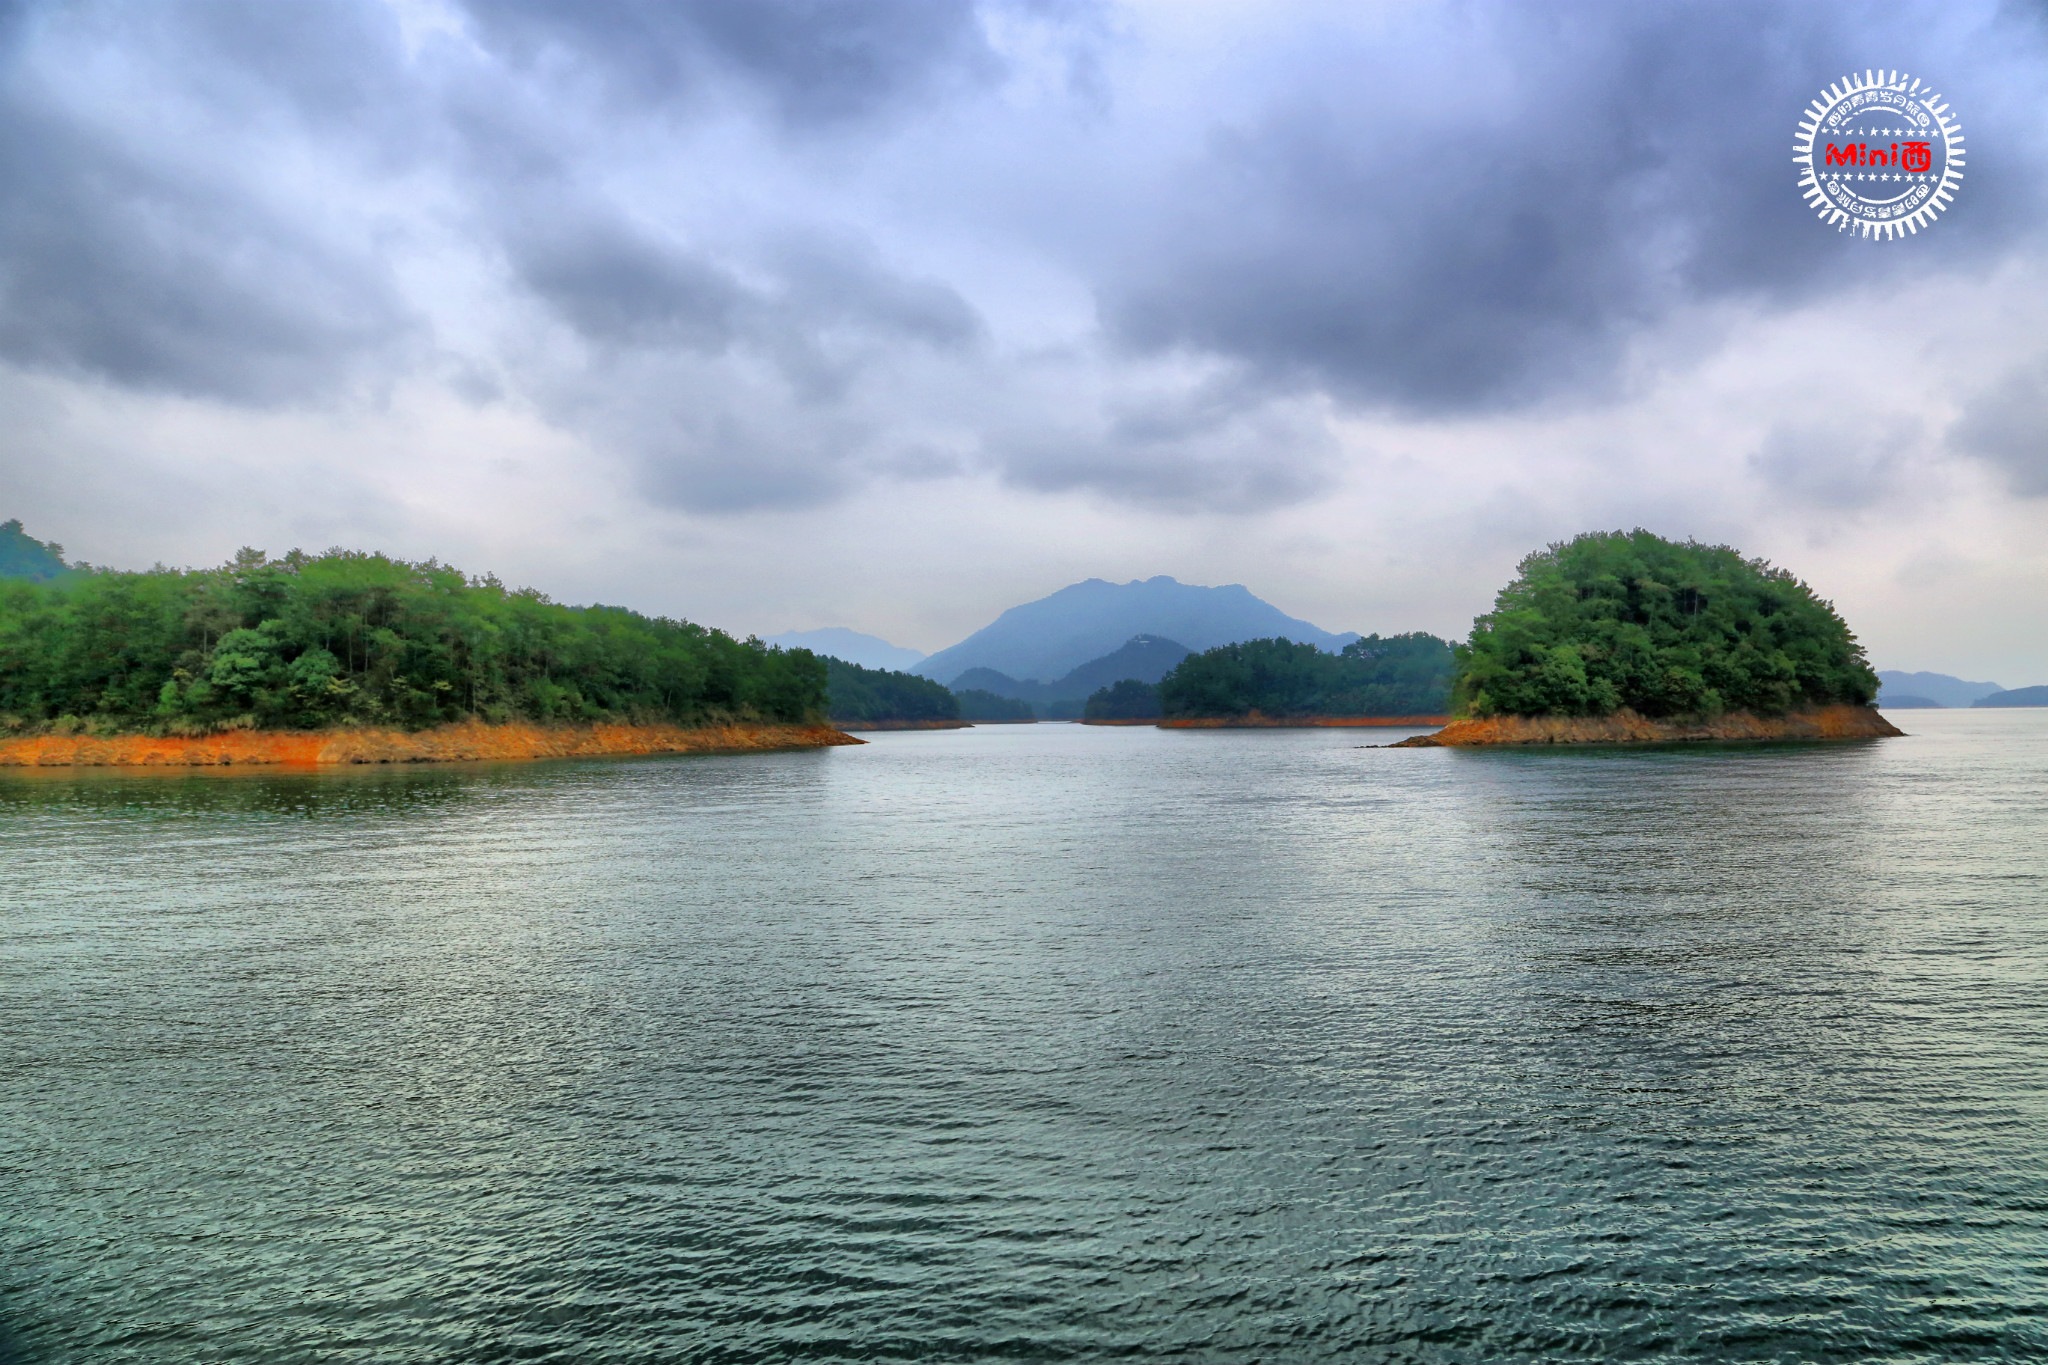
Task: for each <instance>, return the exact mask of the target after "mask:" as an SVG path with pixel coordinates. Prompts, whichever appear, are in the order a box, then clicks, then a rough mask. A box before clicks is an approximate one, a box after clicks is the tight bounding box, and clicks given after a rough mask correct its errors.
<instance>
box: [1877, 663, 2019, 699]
mask: <svg viewBox="0 0 2048 1365" xmlns="http://www.w3.org/2000/svg"><path fill="white" fill-rule="evenodd" d="M1877 680H1878V682H1880V683H1882V684H1883V686H1882V687H1880V688H1879V689H1878V693H1877V704H1878V705H1879V706H1895V707H1896V706H1908V705H1911V703H1910V702H1904V701H1899V700H1897V697H1899V696H1906V697H1924V698H1926V699H1927V700H1929V701H1931V702H1933V703H1934V704H1935V705H1936V706H1969V705H1970V704H1972V703H1973V702H1975V701H1976V700H1977V698H1979V697H1988V696H1990V695H1991V694H1992V693H1993V692H2002V691H2004V690H2005V689H2003V688H2001V687H2000V686H1999V685H1998V684H1997V683H1994V682H1964V681H1963V680H1962V679H1961V678H1951V677H1950V676H1949V675H1948V674H1946V673H1901V672H1899V671H1898V670H1897V669H1879V670H1878V673H1877Z"/></svg>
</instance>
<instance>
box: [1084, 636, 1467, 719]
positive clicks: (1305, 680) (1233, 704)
mask: <svg viewBox="0 0 2048 1365" xmlns="http://www.w3.org/2000/svg"><path fill="white" fill-rule="evenodd" d="M1453 664H1454V660H1453V655H1452V651H1451V646H1450V645H1449V644H1448V643H1447V642H1445V641H1443V640H1440V639H1438V638H1437V637H1436V636H1434V635H1429V634H1426V633H1424V632H1420V631H1417V632H1414V633H1411V634H1405V635H1390V636H1385V637H1382V636H1379V635H1367V636H1365V637H1363V638H1362V639H1357V640H1353V641H1351V642H1350V643H1349V644H1347V645H1345V646H1344V647H1343V648H1342V649H1341V650H1339V651H1338V652H1336V653H1334V654H1332V653H1330V652H1328V651H1326V650H1322V649H1318V648H1317V647H1316V646H1314V645H1312V644H1306V643H1301V642H1297V641H1293V640H1286V639H1280V638H1274V639H1266V640H1245V641H1241V642H1239V643H1237V644H1228V645H1219V646H1217V647H1216V648H1214V649H1209V650H1204V651H1202V652H1201V653H1199V654H1189V655H1188V656H1187V657H1186V658H1184V659H1182V660H1181V661H1180V662H1179V663H1178V664H1176V665H1175V666H1174V668H1173V671H1172V672H1170V673H1168V674H1167V675H1166V676H1165V677H1164V678H1162V679H1160V681H1159V683H1158V684H1157V685H1156V686H1153V685H1149V684H1147V683H1144V682H1141V681H1139V680H1138V679H1135V678H1126V679H1124V680H1122V681H1120V682H1117V683H1114V684H1112V685H1110V686H1108V687H1104V688H1101V689H1099V690H1097V691H1096V692H1095V693H1094V694H1093V695H1092V696H1090V697H1089V698H1088V702H1087V706H1086V708H1085V709H1084V710H1083V712H1082V720H1083V722H1084V723H1085V724H1089V725H1157V726H1160V727H1162V728H1165V729H1219V728H1238V727H1297V726H1326V725H1336V726H1354V725H1380V726H1398V725H1441V724H1442V723H1443V722H1444V720H1445V719H1446V718H1447V717H1446V716H1445V709H1446V704H1447V701H1448V698H1449V696H1450V686H1451V676H1452V670H1453Z"/></svg>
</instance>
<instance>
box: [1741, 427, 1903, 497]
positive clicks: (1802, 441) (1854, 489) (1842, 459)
mask: <svg viewBox="0 0 2048 1365" xmlns="http://www.w3.org/2000/svg"><path fill="white" fill-rule="evenodd" d="M1924 434H1925V433H1924V432H1923V430H1922V428H1921V425H1920V423H1919V422H1917V421H1915V420H1913V419H1912V418H1907V417H1884V416H1880V415H1871V416H1856V415H1848V416H1842V417H1836V418H1834V419H1832V420H1827V421H1810V420H1808V421H1789V422H1780V423H1777V424H1776V425H1774V426H1773V427H1772V428H1771V429H1770V431H1769V432H1768V433H1767V434H1766V435H1765V437H1764V439H1763V442H1762V443H1761V444H1760V445H1759V446H1758V447H1757V449H1756V450H1755V452H1753V453H1752V454H1751V455H1750V457H1749V467H1750V469H1751V470H1752V471H1754V472H1755V473H1756V475H1757V476H1758V477H1759V478H1760V479H1762V481H1763V483H1764V486H1765V487H1766V488H1768V489H1770V490H1771V492H1772V493H1774V494H1776V495H1778V496H1779V497H1782V498H1786V499H1789V500H1792V501H1796V502H1798V503H1800V504H1801V505H1804V506H1807V507H1815V508H1826V509H1833V510H1838V511H1853V510H1855V509H1857V508H1862V507H1870V506H1873V505H1875V504H1877V503H1879V502H1882V501H1884V500H1885V499H1886V498H1888V497H1890V496H1892V494H1893V493H1895V492H1896V491H1897V486H1898V482H1899V479H1900V476H1901V475H1902V474H1903V473H1904V471H1905V469H1906V466H1907V462H1908V461H1909V460H1910V459H1911V458H1912V456H1913V455H1914V454H1915V453H1916V452H1917V451H1918V449H1919V447H1920V446H1921V444H1922V443H1923V438H1924Z"/></svg>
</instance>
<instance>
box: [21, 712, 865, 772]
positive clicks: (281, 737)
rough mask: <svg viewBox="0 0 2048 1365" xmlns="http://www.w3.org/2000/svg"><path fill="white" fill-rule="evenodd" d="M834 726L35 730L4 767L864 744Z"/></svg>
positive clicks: (587, 754)
mask: <svg viewBox="0 0 2048 1365" xmlns="http://www.w3.org/2000/svg"><path fill="white" fill-rule="evenodd" d="M863 743H866V741H865V740H859V739H855V738H854V737H853V736H851V735H848V734H844V733H842V732H841V731H839V730H836V729H834V728H833V727H831V726H829V725H772V724H756V723H750V722H732V723H729V724H724V725H700V726H680V725H559V726H556V725H528V724H523V723H515V724H510V725H486V724H484V723H482V722H481V721H469V722H465V723H463V724H459V725H443V726H438V727H436V728H434V729H432V730H415V731H410V732H408V731H403V730H373V729H367V728H350V729H339V730H303V731H295V730H230V731H226V732H223V733H221V734H216V735H165V736H161V737H159V736H155V735H105V736H92V735H35V736H28V737H23V738H17V739H0V768H6V767H14V768H63V767H124V768H126V767H140V768H198V767H220V766H226V765H242V764H265V765H286V766H292V767H315V766H321V765H326V764H340V763H461V762H476V761H490V760H504V759H530V758H596V757H606V756H624V755H629V754H731V753H756V752H768V751H773V750H785V749H822V748H826V747H828V746H831V745H836V744H863Z"/></svg>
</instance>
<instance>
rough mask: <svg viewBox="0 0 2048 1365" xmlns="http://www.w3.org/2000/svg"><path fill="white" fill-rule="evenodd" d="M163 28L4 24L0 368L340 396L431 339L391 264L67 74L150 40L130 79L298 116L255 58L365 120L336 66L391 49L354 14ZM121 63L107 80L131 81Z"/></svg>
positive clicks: (64, 21)
mask: <svg viewBox="0 0 2048 1365" xmlns="http://www.w3.org/2000/svg"><path fill="white" fill-rule="evenodd" d="M159 17H160V19H161V22H159V23H152V24H146V25H143V26H142V31H141V32H139V33H136V32H134V31H133V30H132V29H130V28H129V27H128V26H127V25H124V24H122V23H120V22H119V20H118V18H117V16H116V14H115V12H114V11H113V10H111V9H110V8H100V7H91V6H80V7H76V8H74V9H70V10H59V9H57V8H56V7H52V6H44V7H28V6H23V7H18V8H16V9H15V10H14V12H13V13H12V15H11V16H10V19H9V22H7V23H6V24H5V25H4V26H0V356H4V357H5V358H6V359H8V360H11V361H14V362H16V363H19V364H25V365H30V366H39V367H49V368H55V369H59V370H69V371H76V372H83V373H87V374H92V375H96V376H100V377H103V378H106V379H109V380H112V381H113V382H115V383H117V384H121V385H125V386H130V387H135V388H141V389H163V390H171V391H175V392H179V393H186V394H197V395H204V396H209V397H220V398H226V399H229V400H233V401H241V402H259V403H260V402H270V401H275V400H278V399H282V398H290V397H301V396H306V395H310V394H316V393H320V392H324V391H327V390H330V389H332V388H333V387H334V386H335V385H336V384H337V383H340V382H346V380H347V378H348V377H350V376H351V375H353V374H354V373H355V371H356V368H357V363H358V362H359V361H360V360H361V359H362V358H363V357H364V356H365V355H366V354H369V353H372V352H375V351H377V350H379V349H382V348H385V347H388V346H391V345H393V344H396V343H397V342H399V341H401V340H402V339H403V338H404V337H405V336H406V334H407V333H408V332H409V330H410V328H411V326H412V317H411V310H410V309H409V308H408V306H407V304H406V303H405V301H404V299H403V298H402V296H401V292H400V290H399V289H398V288H397V286H396V285H395V283H394V281H393V279H392V277H391V275H390V272H389V269H388V267H387V265H386V263H385V262H384V261H383V260H382V259H381V258H380V256H379V254H378V253H377V252H376V251H375V250H374V249H367V248H366V247H365V246H364V244H361V243H358V242H350V241H348V240H346V239H344V238H340V237H337V236H335V235H332V234H327V233H323V232H322V231H321V230H320V229H319V227H318V226H317V225H316V224H315V223H314V222H313V221H311V218H310V216H309V215H305V214H302V213H300V212H299V211H298V210H297V209H296V207H295V206H293V205H291V204H289V203H283V204H281V203H278V202H276V201H275V200H268V201H267V200H266V199H265V198H264V197H263V196H262V195H260V194H258V193H253V192H252V191H251V189H250V187H249V186H248V185H247V184H246V183H243V182H242V181H241V180H240V179H239V173H240V172H241V171H243V170H246V169H247V168H238V167H233V166H224V165H222V164H220V162H219V161H218V160H216V159H215V158H214V157H213V156H212V155H211V152H212V150H213V149H211V148H208V147H205V146H194V145H190V144H183V145H181V144H180V142H179V141H178V139H177V137H176V135H175V132H174V131H173V130H172V129H170V128H162V127H156V126H153V125H152V124H151V123H150V121H149V120H147V119H124V118H122V117H119V116H116V117H108V116H107V110H106V109H105V108H103V107H100V108H96V107H94V106H93V104H92V103H91V102H90V101H82V100H80V99H79V98H78V95H79V93H80V92H79V91H77V90H76V89H66V88H65V87H64V85H63V82H65V81H66V80H68V79H69V78H70V76H71V73H69V72H66V71H65V70H64V69H63V67H64V65H65V64H66V62H67V60H72V59H76V58H77V57H79V56H80V55H82V52H89V51H92V50H93V49H95V48H98V47H100V45H102V44H105V43H109V42H115V41H120V40H125V39H132V40H133V44H132V47H131V48H130V50H128V51H126V52H124V53H122V54H121V55H122V57H124V58H126V59H127V60H128V61H129V62H133V63H134V64H136V65H143V66H147V65H149V64H150V63H151V62H152V61H158V62H164V63H176V62H180V61H186V60H192V61H194V62H195V65H196V66H198V67H200V68H202V69H205V70H207V71H208V72H209V75H210V78H211V79H212V81H213V82H215V85H214V89H213V91H212V97H213V98H216V99H218V100H221V101H222V102H224V103H228V104H234V103H238V102H243V101H247V102H249V103H250V104H252V105H253V106H254V107H255V108H257V109H259V110H265V111H267V110H268V109H270V108H273V107H275V106H277V105H278V104H279V103H280V102H281V100H282V97H281V96H280V95H278V94H277V92H276V88H275V87H274V86H269V85H268V83H267V81H266V80H262V79H255V80H251V79H248V76H249V73H248V72H247V71H243V70H239V69H238V68H237V67H236V65H235V63H236V62H237V61H241V60H247V61H249V62H251V63H255V64H257V65H259V66H263V65H268V66H271V67H272V69H273V70H280V71H289V70H291V69H293V68H294V66H295V65H296V66H299V67H303V68H305V69H306V70H307V74H308V79H307V80H306V81H304V82H303V83H302V84H300V83H296V82H295V83H293V84H294V87H295V89H296V92H297V93H296V96H295V98H297V99H299V100H302V101H306V102H312V103H317V102H320V101H328V102H330V103H331V104H332V105H334V106H335V107H336V108H340V109H344V110H347V109H350V108H359V107H360V105H361V103H362V102H363V100H364V99H365V98H366V96H365V92H364V91H363V89H362V88H361V83H360V82H359V81H357V80H356V79H355V77H354V76H352V75H350V74H347V73H344V72H341V71H337V70H336V69H335V68H336V67H337V65H346V64H347V61H346V54H352V53H358V52H360V51H361V50H362V49H363V48H364V46H365V45H366V43H367V44H369V45H371V46H374V45H375V41H376V35H375V33H374V32H373V31H371V30H367V29H366V28H365V26H364V25H362V24H360V23H357V22H352V20H354V19H356V18H358V17H359V16H355V15H353V14H352V13H351V12H349V11H348V10H346V9H345V8H343V7H333V8H331V9H329V10H319V9H317V7H306V8H305V9H304V10H301V9H300V8H299V7H293V6H283V7H279V6H248V7H234V6H216V7H213V8H211V9H206V10H203V11H202V12H201V13H200V15H199V16H198V17H200V18H202V19H203V20H204V21H205V22H204V23H201V24H198V25H196V26H193V27H190V28H186V27H182V26H180V24H179V23H178V22H177V18H176V16H174V15H172V14H171V13H170V12H169V11H165V12H164V14H163V15H161V16H159ZM241 21H246V22H241ZM222 43H226V44H227V48H224V47H223V46H222ZM38 44H40V45H41V48H42V50H41V51H37V50H36V46H37V45H38ZM229 48H231V49H233V50H232V51H229V50H227V49H229ZM337 53H339V54H344V56H343V60H342V61H341V62H340V63H337V62H336V60H335V55H336V54H337ZM108 65H110V66H112V67H113V68H114V69H113V71H112V72H105V71H102V72H101V73H99V74H100V75H101V78H102V79H107V80H110V81H118V80H119V79H120V76H121V75H122V74H124V73H123V72H122V64H121V63H109V64H108ZM103 94H104V96H107V97H111V98H112V99H113V100H115V101H117V102H118V101H120V100H123V99H134V100H138V101H144V102H146V101H147V100H149V99H150V98H153V97H160V92H154V91H145V90H138V89H135V88H133V87H130V88H127V89H122V88H120V87H119V86H118V85H115V86H114V87H113V88H111V89H108V90H106V91H104V92H103Z"/></svg>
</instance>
